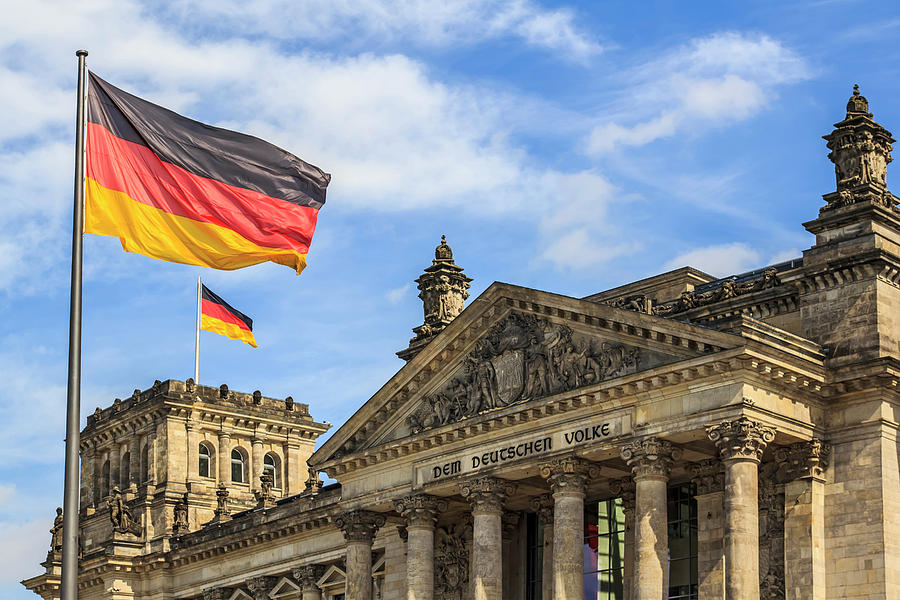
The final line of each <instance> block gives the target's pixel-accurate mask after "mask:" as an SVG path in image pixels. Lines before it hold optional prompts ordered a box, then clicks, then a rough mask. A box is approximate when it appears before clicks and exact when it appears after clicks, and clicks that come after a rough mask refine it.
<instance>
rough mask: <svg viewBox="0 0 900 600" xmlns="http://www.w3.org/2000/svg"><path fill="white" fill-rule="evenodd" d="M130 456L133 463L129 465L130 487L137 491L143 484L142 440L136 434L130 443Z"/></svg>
mask: <svg viewBox="0 0 900 600" xmlns="http://www.w3.org/2000/svg"><path fill="white" fill-rule="evenodd" d="M128 448H129V450H128V457H129V459H130V460H131V464H129V465H128V482H127V483H128V487H130V488H131V489H133V490H135V491H137V487H138V485H140V484H141V440H140V438H139V437H137V436H134V437H132V438H131V441H130V442H129V443H128Z"/></svg>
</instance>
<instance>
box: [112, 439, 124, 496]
mask: <svg viewBox="0 0 900 600" xmlns="http://www.w3.org/2000/svg"><path fill="white" fill-rule="evenodd" d="M121 464H122V447H121V446H119V445H118V444H113V446H112V447H111V448H110V449H109V493H110V494H111V493H112V489H113V488H114V487H117V488H119V489H121V486H122V481H121V478H120V477H119V473H120V468H119V467H120V465H121Z"/></svg>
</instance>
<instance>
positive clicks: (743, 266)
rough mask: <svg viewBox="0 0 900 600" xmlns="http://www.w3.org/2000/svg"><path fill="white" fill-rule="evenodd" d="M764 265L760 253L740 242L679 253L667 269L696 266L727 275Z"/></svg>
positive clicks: (719, 275)
mask: <svg viewBox="0 0 900 600" xmlns="http://www.w3.org/2000/svg"><path fill="white" fill-rule="evenodd" d="M760 266H762V265H761V263H760V257H759V253H758V252H757V251H756V250H754V249H753V248H751V247H749V246H747V245H746V244H742V243H739V242H736V243H732V244H719V245H715V246H706V247H703V248H696V249H694V250H691V251H689V252H685V253H684V254H679V255H678V256H676V257H675V258H673V259H672V260H670V261H669V262H668V263H666V266H665V268H666V270H669V269H678V268H681V267H694V268H695V269H700V270H701V271H704V272H706V273H709V274H710V275H715V276H716V277H727V276H728V275H737V274H739V273H743V272H745V271H750V270H752V269H755V268H757V267H760Z"/></svg>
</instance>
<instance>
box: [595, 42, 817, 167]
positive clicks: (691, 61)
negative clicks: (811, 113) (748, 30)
mask: <svg viewBox="0 0 900 600" xmlns="http://www.w3.org/2000/svg"><path fill="white" fill-rule="evenodd" d="M807 77H809V67H808V65H807V64H806V62H805V61H804V59H803V58H802V57H801V56H800V55H799V54H797V53H796V52H795V51H793V50H791V49H790V48H788V47H786V46H784V45H783V44H782V43H781V42H779V41H777V40H774V39H772V38H770V37H768V36H765V35H751V34H745V33H736V32H729V33H719V34H715V35H712V36H709V37H705V38H701V39H696V40H693V41H691V42H690V43H688V44H686V45H684V46H682V47H678V48H675V49H673V50H671V51H669V52H668V53H666V54H664V55H663V56H662V57H660V58H658V59H654V60H652V61H650V62H648V63H646V64H642V65H638V66H636V67H635V68H633V69H632V70H631V71H629V72H626V73H625V74H623V76H622V80H623V81H624V84H625V86H626V89H625V90H623V91H622V94H621V95H622V96H623V97H625V98H628V105H627V107H624V106H623V107H622V108H621V109H620V110H619V111H617V112H616V113H615V114H614V115H613V117H612V118H610V119H608V120H607V121H605V122H603V123H601V124H599V125H598V126H596V127H595V128H594V129H593V130H592V131H591V133H590V135H589V136H588V139H587V143H586V148H587V151H588V153H590V154H593V155H600V154H605V153H609V152H612V151H613V150H615V149H616V148H619V147H621V146H643V145H645V144H648V143H650V142H653V141H654V140H657V139H660V138H665V137H669V136H672V135H674V134H675V133H676V132H679V131H686V130H691V131H692V132H696V130H697V129H698V128H707V127H711V126H716V125H722V124H726V123H730V122H735V121H742V120H744V119H747V118H749V117H752V116H753V115H755V114H757V113H758V112H759V111H761V110H763V109H764V108H765V107H766V106H770V105H771V104H772V100H773V98H775V97H776V96H777V88H778V86H781V85H785V84H789V83H794V82H797V81H801V80H803V79H806V78H807Z"/></svg>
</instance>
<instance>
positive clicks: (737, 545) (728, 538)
mask: <svg viewBox="0 0 900 600" xmlns="http://www.w3.org/2000/svg"><path fill="white" fill-rule="evenodd" d="M706 433H707V435H708V436H709V439H711V440H712V441H713V442H715V444H716V447H718V449H719V458H720V459H721V460H722V462H723V463H724V464H725V498H724V507H725V597H726V598H728V600H751V599H752V600H758V598H759V498H758V493H759V489H758V486H759V463H760V461H761V460H762V453H763V450H765V448H766V445H768V443H769V442H771V441H772V440H773V439H775V430H774V429H772V428H770V427H766V426H764V425H762V424H761V423H758V422H756V421H751V420H750V419H748V418H747V417H740V418H738V419H735V420H734V421H723V422H722V423H720V424H719V425H710V426H708V427H707V428H706Z"/></svg>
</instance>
